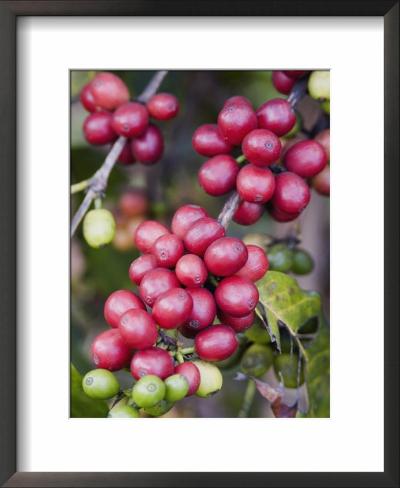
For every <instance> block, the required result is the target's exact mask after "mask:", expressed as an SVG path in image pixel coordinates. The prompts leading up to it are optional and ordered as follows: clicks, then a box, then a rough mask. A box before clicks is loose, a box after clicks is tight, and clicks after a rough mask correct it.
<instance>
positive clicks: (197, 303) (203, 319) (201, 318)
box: [185, 288, 217, 332]
mask: <svg viewBox="0 0 400 488" xmlns="http://www.w3.org/2000/svg"><path fill="white" fill-rule="evenodd" d="M186 291H187V292H188V293H189V294H190V296H191V297H192V300H193V308H192V311H191V313H190V317H189V318H188V320H187V322H186V324H185V328H186V329H187V330H189V331H193V332H198V331H199V330H202V329H205V328H206V327H208V326H209V325H211V324H212V323H213V322H214V319H215V314H216V313H217V306H216V304H215V300H214V296H213V294H212V293H211V292H210V291H208V290H207V289H206V288H188V289H187V290H186Z"/></svg>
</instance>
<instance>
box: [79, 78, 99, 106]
mask: <svg viewBox="0 0 400 488" xmlns="http://www.w3.org/2000/svg"><path fill="white" fill-rule="evenodd" d="M79 99H80V101H81V104H82V105H83V107H84V108H85V109H86V110H87V111H88V112H96V104H95V103H94V98H93V93H92V87H91V86H90V83H87V84H86V85H85V86H84V87H83V88H82V90H81V93H80V95H79Z"/></svg>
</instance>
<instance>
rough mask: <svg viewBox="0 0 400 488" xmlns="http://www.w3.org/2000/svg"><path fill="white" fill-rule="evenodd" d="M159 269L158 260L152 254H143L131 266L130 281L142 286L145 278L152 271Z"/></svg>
mask: <svg viewBox="0 0 400 488" xmlns="http://www.w3.org/2000/svg"><path fill="white" fill-rule="evenodd" d="M154 268H157V259H156V257H155V256H153V255H152V254H143V256H139V257H138V258H136V259H135V260H134V261H132V263H131V265H130V266H129V279H130V280H131V281H132V282H133V283H136V284H137V285H140V282H141V281H142V278H143V276H144V275H145V274H146V273H147V272H148V271H150V270H151V269H154Z"/></svg>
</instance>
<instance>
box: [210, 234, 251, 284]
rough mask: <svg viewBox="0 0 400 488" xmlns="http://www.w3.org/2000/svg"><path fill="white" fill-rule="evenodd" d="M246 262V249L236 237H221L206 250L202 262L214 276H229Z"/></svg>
mask: <svg viewBox="0 0 400 488" xmlns="http://www.w3.org/2000/svg"><path fill="white" fill-rule="evenodd" d="M246 261H247V247H246V246H245V244H244V243H243V241H241V240H240V239H238V238H236V237H221V238H220V239H217V240H216V241H214V242H213V243H212V244H210V245H209V246H208V248H207V251H206V252H205V254H204V262H205V264H206V266H207V269H208V271H209V272H210V273H212V274H213V275H215V276H231V275H233V274H235V273H236V272H237V271H239V269H240V268H242V267H243V266H244V264H245V263H246Z"/></svg>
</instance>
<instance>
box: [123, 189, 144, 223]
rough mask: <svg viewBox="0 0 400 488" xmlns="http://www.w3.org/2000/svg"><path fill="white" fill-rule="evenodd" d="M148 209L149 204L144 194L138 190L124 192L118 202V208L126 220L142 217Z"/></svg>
mask: <svg viewBox="0 0 400 488" xmlns="http://www.w3.org/2000/svg"><path fill="white" fill-rule="evenodd" d="M148 207H149V203H148V199H147V197H146V194H145V193H144V191H142V190H140V189H139V188H132V189H131V190H128V191H125V192H124V193H123V194H122V195H121V197H120V199H119V200H118V208H119V209H120V210H121V212H122V213H123V214H124V216H125V217H128V218H131V217H137V216H138V215H144V214H145V213H146V212H147V210H148Z"/></svg>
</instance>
